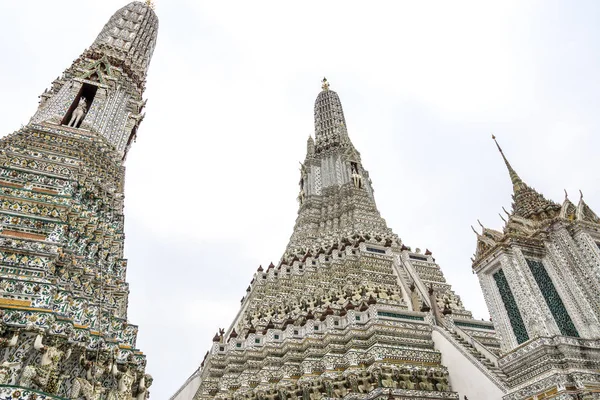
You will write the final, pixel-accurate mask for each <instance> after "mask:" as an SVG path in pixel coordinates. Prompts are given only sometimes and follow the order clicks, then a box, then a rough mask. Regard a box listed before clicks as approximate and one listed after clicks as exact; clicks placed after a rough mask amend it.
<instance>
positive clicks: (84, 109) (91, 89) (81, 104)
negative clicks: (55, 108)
mask: <svg viewBox="0 0 600 400" xmlns="http://www.w3.org/2000/svg"><path fill="white" fill-rule="evenodd" d="M97 91H98V86H94V85H90V84H89V83H84V84H83V85H81V89H79V93H77V96H75V99H74V100H73V104H71V107H69V110H68V111H67V113H66V114H65V117H64V118H63V120H62V121H61V123H60V124H61V125H68V126H72V127H74V128H79V127H80V126H81V123H82V122H83V120H84V119H85V117H86V116H87V113H88V111H89V110H90V108H91V106H92V102H93V101H94V97H96V92H97Z"/></svg>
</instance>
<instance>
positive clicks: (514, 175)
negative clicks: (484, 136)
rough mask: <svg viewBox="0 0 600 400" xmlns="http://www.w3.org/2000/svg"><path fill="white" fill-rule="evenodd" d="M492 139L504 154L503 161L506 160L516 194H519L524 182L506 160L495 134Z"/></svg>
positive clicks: (501, 152)
mask: <svg viewBox="0 0 600 400" xmlns="http://www.w3.org/2000/svg"><path fill="white" fill-rule="evenodd" d="M492 139H494V142H496V146H497V147H498V150H499V151H500V154H502V159H503V160H504V163H505V164H506V168H508V174H509V175H510V180H511V181H512V184H513V189H514V191H515V192H517V190H519V189H521V187H522V185H523V181H522V180H521V178H519V175H517V173H516V172H515V170H514V169H513V167H512V166H511V165H510V163H509V162H508V160H507V159H506V156H505V155H504V152H503V151H502V147H500V144H498V141H497V140H496V136H494V135H493V134H492Z"/></svg>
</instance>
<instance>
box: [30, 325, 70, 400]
mask: <svg viewBox="0 0 600 400" xmlns="http://www.w3.org/2000/svg"><path fill="white" fill-rule="evenodd" d="M43 338H44V336H43V334H42V333H40V334H38V336H37V337H36V338H35V342H34V343H33V348H34V349H36V350H37V351H39V352H41V353H43V355H42V359H41V360H40V365H39V366H35V365H28V366H26V367H25V369H24V370H23V374H22V376H21V380H20V381H19V386H23V387H28V388H31V387H32V385H33V384H35V385H36V386H37V387H39V388H40V389H41V390H43V391H44V392H47V393H50V394H56V393H57V392H58V389H59V387H60V375H59V373H60V366H61V363H62V362H63V361H66V360H67V359H68V358H69V357H70V356H71V348H70V347H69V348H68V349H66V350H65V349H64V347H66V346H67V345H68V344H67V343H62V342H63V341H64V339H62V338H58V337H50V338H48V341H47V342H48V344H43V342H42V341H43Z"/></svg>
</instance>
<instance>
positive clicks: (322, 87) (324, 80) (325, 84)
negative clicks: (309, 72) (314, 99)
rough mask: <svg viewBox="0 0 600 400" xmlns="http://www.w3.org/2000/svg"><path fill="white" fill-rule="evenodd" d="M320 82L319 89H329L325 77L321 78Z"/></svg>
mask: <svg viewBox="0 0 600 400" xmlns="http://www.w3.org/2000/svg"><path fill="white" fill-rule="evenodd" d="M321 82H323V84H322V85H321V89H323V90H325V91H327V90H329V82H328V81H327V78H323V80H322V81H321Z"/></svg>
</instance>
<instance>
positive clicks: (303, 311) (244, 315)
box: [172, 80, 505, 400]
mask: <svg viewBox="0 0 600 400" xmlns="http://www.w3.org/2000/svg"><path fill="white" fill-rule="evenodd" d="M314 118H315V138H314V140H313V138H312V137H311V138H309V139H308V145H307V154H306V158H305V160H304V162H303V163H302V166H301V173H300V185H299V186H300V188H299V195H298V202H299V210H298V218H297V220H296V225H295V227H294V231H293V233H292V236H291V238H290V242H289V244H288V246H287V248H286V250H285V252H284V255H283V257H282V258H281V260H280V261H279V263H277V265H275V264H273V263H271V264H270V265H269V266H268V267H267V268H263V267H259V268H258V270H257V271H256V273H255V274H254V276H253V278H252V280H251V282H250V284H249V286H248V289H247V293H246V295H245V297H244V298H243V300H242V305H241V309H240V311H239V313H238V315H237V316H236V318H235V320H234V322H233V323H232V325H231V326H230V327H229V329H227V330H225V329H221V330H219V332H217V334H216V335H215V337H214V339H213V345H212V347H211V348H210V350H209V351H208V352H207V354H206V356H205V358H204V360H203V362H202V364H201V366H200V368H198V370H197V371H196V372H195V373H194V374H192V376H190V378H189V379H188V380H187V382H185V384H184V385H183V386H182V387H181V389H180V390H179V391H178V392H177V393H176V394H175V395H174V396H173V397H172V399H174V400H184V399H185V400H191V399H195V400H209V399H210V400H212V399H221V400H234V399H236V400H237V399H247V400H251V399H261V400H262V399H270V400H286V399H300V398H302V399H304V400H309V399H310V400H318V399H322V398H323V399H324V398H344V397H347V398H350V397H351V398H355V399H376V398H398V399H458V398H459V396H460V398H461V400H462V399H463V396H465V395H466V396H467V397H468V398H471V399H484V398H485V399H500V398H501V396H502V395H503V394H504V392H505V382H504V380H505V376H504V374H503V373H502V372H501V371H500V370H499V369H498V368H497V358H498V354H499V351H500V347H499V343H498V341H497V339H496V338H495V331H494V327H493V325H492V324H491V323H490V322H484V321H477V320H474V319H473V318H472V315H471V313H470V312H469V311H468V310H465V308H464V307H463V305H462V302H461V300H460V298H459V297H458V296H457V295H456V294H455V293H454V292H453V291H452V289H451V287H450V285H449V284H448V283H447V282H446V280H445V279H444V276H443V274H442V271H441V269H440V267H439V266H438V265H437V264H436V263H435V260H434V258H433V255H432V253H431V252H430V251H425V252H421V251H420V250H419V249H415V250H414V251H413V250H412V249H411V248H410V247H408V246H406V245H404V244H403V243H402V241H401V240H400V239H399V238H398V237H397V236H396V235H395V234H394V233H393V232H392V231H391V229H390V228H388V227H387V224H386V222H385V220H384V219H383V218H382V217H381V216H380V214H379V211H378V210H377V207H376V204H375V200H374V197H373V189H372V186H371V180H370V179H369V174H368V172H367V171H366V170H365V169H364V167H363V165H362V162H361V158H360V154H359V153H358V151H357V150H356V149H355V148H354V146H353V144H352V142H351V141H350V138H349V136H348V131H347V125H346V121H345V117H344V112H343V109H342V105H341V102H340V98H339V97H338V95H337V93H335V92H334V91H333V90H331V89H330V87H329V83H328V82H327V80H323V86H322V91H321V92H320V93H319V95H318V96H317V100H316V102H315V112H314Z"/></svg>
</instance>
